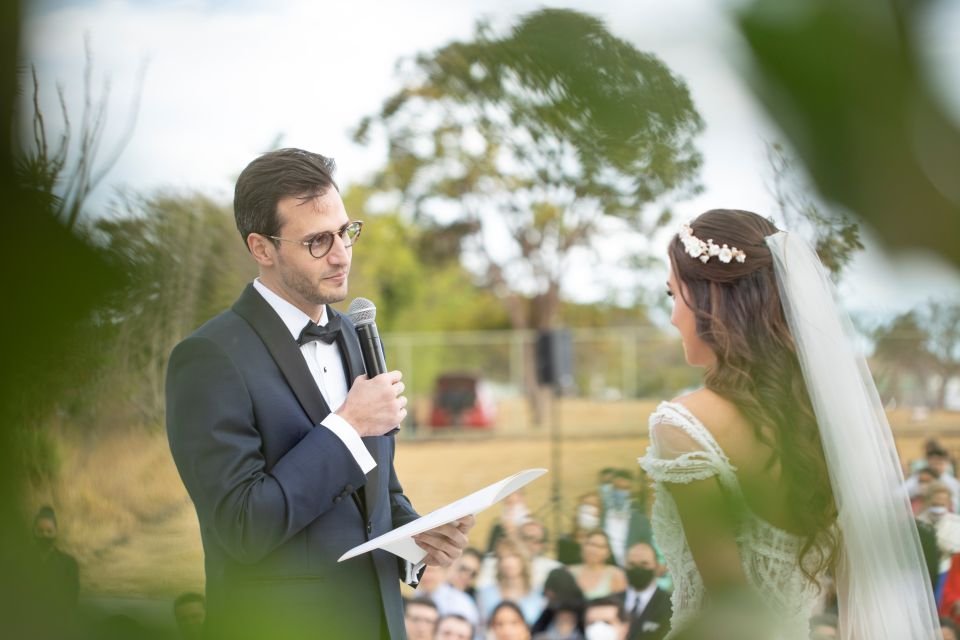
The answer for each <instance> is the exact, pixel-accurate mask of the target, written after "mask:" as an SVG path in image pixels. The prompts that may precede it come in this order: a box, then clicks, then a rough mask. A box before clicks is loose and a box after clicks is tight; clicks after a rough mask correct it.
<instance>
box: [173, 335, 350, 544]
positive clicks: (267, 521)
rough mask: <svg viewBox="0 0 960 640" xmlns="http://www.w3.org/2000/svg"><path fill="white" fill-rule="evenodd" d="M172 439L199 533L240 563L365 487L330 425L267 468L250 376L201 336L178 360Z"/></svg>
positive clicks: (179, 350)
mask: <svg viewBox="0 0 960 640" xmlns="http://www.w3.org/2000/svg"><path fill="white" fill-rule="evenodd" d="M167 435H168V438H169V440H170V449H171V451H172V452H173V457H174V461H175V462H176V464H177V468H178V470H179V471H180V476H181V478H182V479H183V482H184V484H185V485H186V487H187V491H188V492H189V494H190V497H191V498H192V499H193V502H194V504H195V505H196V507H197V513H198V516H199V519H200V524H201V526H203V527H204V528H205V529H206V530H207V531H208V532H212V533H213V535H214V536H215V537H216V539H217V541H218V542H219V543H220V545H221V546H222V548H223V549H224V550H225V551H226V553H227V554H229V555H230V556H231V557H233V558H234V559H236V560H237V561H238V562H244V563H255V562H257V561H259V560H260V559H262V558H263V557H264V556H266V555H267V554H269V553H270V552H271V551H273V550H274V549H276V548H277V547H279V546H280V545H282V544H283V543H285V542H286V541H288V540H289V539H290V538H291V537H292V536H294V535H295V534H297V533H298V532H299V531H301V530H302V529H303V528H304V527H306V526H307V525H308V524H310V523H311V522H312V521H313V520H314V519H316V518H317V517H318V516H320V515H322V514H323V513H325V512H326V511H328V510H330V509H331V508H333V507H334V506H336V505H337V504H338V503H339V502H340V501H341V500H344V499H349V494H350V493H351V492H352V491H354V490H356V489H357V488H359V487H361V486H363V485H364V484H365V483H366V476H365V475H364V473H363V471H362V470H361V469H360V466H359V465H358V464H357V462H356V461H355V460H354V458H353V456H351V455H350V453H349V451H348V450H347V448H346V446H345V445H344V444H343V442H342V441H341V440H340V439H339V438H337V436H336V435H334V434H333V432H331V431H330V430H329V429H326V428H314V429H311V430H310V431H309V432H308V433H307V435H306V436H305V437H304V438H303V439H301V440H300V441H299V442H298V443H297V444H296V445H295V446H293V447H292V448H291V449H290V450H289V451H288V452H287V453H286V454H284V455H283V457H282V458H280V459H279V460H278V461H277V462H276V464H274V465H273V467H272V468H270V469H267V463H266V460H265V458H264V456H263V453H262V439H261V435H260V431H259V430H258V429H257V425H256V423H255V419H254V411H253V401H252V399H251V396H250V392H249V390H248V389H247V387H246V384H245V382H244V379H243V377H242V375H241V374H240V372H239V371H238V370H237V368H236V366H235V365H234V363H233V362H232V361H231V359H230V358H229V356H228V355H227V354H226V353H225V352H224V351H223V349H221V348H220V347H219V346H218V345H217V344H215V343H214V342H212V341H210V340H208V339H205V338H202V337H192V338H188V339H187V340H185V341H184V342H182V343H180V344H179V345H178V346H177V347H176V348H175V349H174V351H173V353H172V354H171V356H170V363H169V366H168V369H167Z"/></svg>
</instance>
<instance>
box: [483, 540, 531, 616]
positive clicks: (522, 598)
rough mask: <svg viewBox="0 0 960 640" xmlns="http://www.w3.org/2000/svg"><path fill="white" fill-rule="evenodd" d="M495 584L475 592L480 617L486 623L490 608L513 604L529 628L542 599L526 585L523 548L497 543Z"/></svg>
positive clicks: (508, 542)
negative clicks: (503, 603)
mask: <svg viewBox="0 0 960 640" xmlns="http://www.w3.org/2000/svg"><path fill="white" fill-rule="evenodd" d="M498 552H499V555H498V557H497V568H496V575H495V581H494V583H493V584H491V585H487V586H486V587H481V588H480V589H479V590H478V591H477V602H478V603H479V605H480V611H481V616H482V617H483V619H485V620H489V619H490V615H491V614H492V612H493V610H494V608H495V607H496V606H497V605H498V604H500V603H501V602H503V601H506V600H509V601H511V602H513V603H515V604H516V605H517V606H518V607H519V608H520V610H521V611H522V612H523V618H524V620H525V621H526V623H527V625H530V624H532V623H533V622H534V621H535V620H536V619H537V618H538V617H539V616H540V613H541V611H543V605H544V598H543V595H542V594H540V593H538V592H537V591H535V590H534V589H533V585H532V584H531V581H530V563H529V561H528V559H527V557H526V554H525V552H524V549H523V547H521V546H520V545H519V544H517V543H516V542H512V541H511V540H510V539H509V538H505V539H503V540H501V541H500V542H499V543H498Z"/></svg>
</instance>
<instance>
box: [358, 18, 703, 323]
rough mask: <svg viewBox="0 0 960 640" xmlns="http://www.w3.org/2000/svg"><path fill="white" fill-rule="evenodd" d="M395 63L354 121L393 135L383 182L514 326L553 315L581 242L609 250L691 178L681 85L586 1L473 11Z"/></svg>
mask: <svg viewBox="0 0 960 640" xmlns="http://www.w3.org/2000/svg"><path fill="white" fill-rule="evenodd" d="M400 70H401V73H402V77H403V82H404V86H403V88H402V89H401V90H400V91H399V92H397V93H396V94H394V95H392V96H390V97H388V98H387V99H386V100H385V101H384V103H383V106H382V108H381V109H380V111H379V112H378V113H377V114H376V115H374V116H369V117H366V118H364V119H363V120H362V121H361V122H360V124H359V126H358V127H357V130H356V132H355V138H356V139H357V140H358V141H366V140H368V139H369V138H370V137H371V136H373V135H379V134H380V133H381V132H382V133H383V134H385V136H386V138H387V147H388V159H387V163H386V166H385V167H384V168H383V170H382V171H381V172H380V174H379V175H378V176H377V178H376V180H375V184H374V186H375V188H376V189H378V190H381V191H387V192H398V193H399V194H400V195H401V196H402V199H403V202H404V204H405V206H406V207H408V208H409V209H410V210H411V211H412V213H413V216H414V219H415V220H416V221H417V222H418V223H420V224H423V223H426V224H427V225H429V226H430V228H431V229H432V231H433V233H434V234H435V235H438V236H440V237H442V238H443V239H444V244H443V248H444V250H445V251H450V248H451V247H452V246H456V247H457V249H458V253H459V254H461V255H463V256H464V257H465V259H467V260H469V261H470V264H471V267H472V270H473V271H474V272H475V273H477V274H478V275H479V276H480V278H481V283H482V284H484V285H485V286H487V287H489V288H490V289H491V290H492V291H493V292H494V293H495V294H496V296H497V298H498V299H499V301H500V303H501V304H502V305H504V307H505V309H506V310H507V312H508V314H509V318H510V322H511V325H512V326H513V327H514V328H518V329H519V328H536V329H545V328H550V327H552V326H554V325H555V324H556V323H557V321H558V317H559V311H560V300H561V289H562V284H563V279H564V276H565V273H566V270H567V269H568V268H569V257H570V256H571V254H572V253H573V252H575V251H577V250H586V251H589V252H592V255H594V256H595V257H596V259H598V260H602V259H603V256H602V253H601V249H602V244H603V241H604V240H605V239H606V237H607V236H608V235H609V234H611V233H617V232H618V231H619V232H631V231H632V232H644V233H648V232H650V231H651V230H652V229H653V228H655V227H656V225H657V224H662V223H663V222H665V221H666V217H665V216H663V215H660V213H661V212H657V214H656V215H654V216H653V219H651V218H650V216H647V215H645V206H646V205H651V204H653V203H656V205H657V206H659V207H661V208H663V207H665V206H666V203H667V202H668V201H669V200H670V199H671V198H676V197H681V196H686V195H690V194H692V193H696V191H697V189H698V183H697V173H698V171H699V168H700V155H699V153H698V152H697V151H696V149H695V147H694V145H693V139H694V137H695V136H696V134H697V133H698V132H699V131H700V130H701V128H702V126H703V123H702V121H701V119H700V116H699V115H698V113H697V111H696V108H695V107H694V105H693V102H692V100H691V98H690V95H689V92H688V90H687V87H686V85H685V84H684V82H683V81H682V80H681V79H680V78H678V77H676V76H675V75H673V74H672V73H671V72H670V70H669V69H668V68H667V67H666V65H664V64H663V63H662V62H661V61H660V60H659V59H657V58H656V57H655V56H653V55H651V54H649V53H644V52H641V51H638V50H636V49H635V48H634V47H633V46H632V45H630V44H629V43H627V42H625V41H623V40H620V39H618V38H616V37H615V36H613V35H612V34H611V33H610V32H609V31H608V30H607V28H606V26H605V25H604V24H603V23H602V22H601V21H600V20H598V19H597V18H594V17H592V16H589V15H586V14H583V13H578V12H576V11H570V10H561V9H544V10H541V11H537V12H535V13H531V14H529V15H527V16H524V17H522V18H521V19H520V20H519V22H518V23H517V24H516V25H515V26H514V27H513V28H512V29H510V30H509V31H508V32H507V33H506V34H504V35H499V34H497V33H495V32H494V30H493V29H492V28H491V27H490V26H489V25H487V24H484V23H480V24H479V25H478V26H477V29H476V33H475V37H474V39H473V40H471V41H468V42H453V43H450V44H448V45H446V46H444V47H441V48H440V49H437V50H436V51H433V52H429V53H424V54H421V55H419V56H417V57H416V59H415V60H412V61H407V62H406V63H405V64H402V65H401V66H400Z"/></svg>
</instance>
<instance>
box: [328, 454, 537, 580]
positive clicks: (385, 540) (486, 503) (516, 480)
mask: <svg viewBox="0 0 960 640" xmlns="http://www.w3.org/2000/svg"><path fill="white" fill-rule="evenodd" d="M546 472H547V470H546V469H527V470H525V471H520V472H519V473H515V474H513V475H512V476H509V477H507V478H504V479H503V480H501V481H499V482H494V483H493V484H491V485H490V486H488V487H484V488H483V489H480V490H479V491H475V492H474V493H471V494H470V495H468V496H466V497H463V498H460V499H459V500H457V501H456V502H451V503H450V504H448V505H446V506H443V507H440V508H439V509H437V510H436V511H431V512H430V513H428V514H427V515H425V516H421V517H419V518H417V519H416V520H414V521H413V522H408V523H407V524H405V525H403V526H402V527H397V528H396V529H394V530H393V531H389V532H387V533H385V534H383V535H382V536H378V537H376V538H374V539H373V540H369V541H367V542H365V543H363V544H361V545H359V546H356V547H354V548H353V549H350V551H347V552H346V553H345V554H343V555H342V556H340V559H339V560H338V561H337V562H343V561H344V560H349V559H350V558H354V557H356V556H359V555H361V554H363V553H367V552H368V551H373V550H374V549H386V550H387V551H389V552H390V553H393V554H394V555H398V556H400V557H401V558H403V559H404V560H407V561H408V562H411V563H413V564H417V563H418V562H420V561H421V560H423V558H424V556H426V555H427V552H426V551H424V550H423V549H421V548H420V547H419V546H417V543H416V542H414V541H413V536H415V535H417V534H418V533H423V532H424V531H429V530H430V529H436V528H437V527H439V526H440V525H444V524H447V523H448V522H453V521H454V520H458V519H460V518H462V517H464V516H468V515H476V514H478V513H480V512H481V511H483V510H484V509H486V508H488V507H491V506H493V505H495V504H496V503H498V502H500V501H501V500H503V499H504V498H506V497H507V496H508V495H510V494H511V493H513V492H514V491H516V490H517V489H519V488H520V487H523V486H524V485H526V484H529V483H530V482H532V481H534V480H536V479H537V478H539V477H540V476H542V475H543V474H545V473H546Z"/></svg>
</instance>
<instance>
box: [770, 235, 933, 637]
mask: <svg viewBox="0 0 960 640" xmlns="http://www.w3.org/2000/svg"><path fill="white" fill-rule="evenodd" d="M766 242H767V246H768V247H769V248H770V251H771V253H772V254H773V264H774V271H775V273H776V277H777V284H778V286H779V289H780V294H781V299H782V301H783V310H784V313H785V314H786V318H787V322H788V324H789V326H790V331H791V333H792V334H793V339H794V342H795V343H796V349H797V355H798V356H799V359H800V365H801V367H802V369H803V377H804V380H805V381H806V385H807V390H808V392H809V394H810V400H811V402H812V404H813V409H814V412H815V413H816V417H817V423H818V425H819V428H820V439H821V441H822V442H823V451H824V454H825V456H826V461H827V467H828V468H829V472H830V483H831V485H832V487H833V494H834V497H835V499H836V502H837V508H838V510H839V516H838V524H839V527H840V534H841V549H840V565H839V567H838V570H837V576H836V578H837V580H836V584H837V595H838V598H839V604H840V638H843V639H844V640H882V639H887V638H889V639H891V640H892V639H896V640H933V639H934V638H940V632H939V622H938V620H937V612H936V607H935V605H934V601H933V593H932V588H931V584H930V581H929V578H928V576H927V571H926V569H925V566H926V565H925V563H924V559H923V553H922V552H921V549H920V541H919V538H918V536H917V530H916V525H915V523H914V520H913V514H912V511H911V509H910V501H909V498H908V497H907V493H906V490H905V489H904V486H903V474H902V471H901V468H900V463H899V460H898V458H897V452H896V449H895V447H894V443H893V436H892V435H891V433H890V426H889V425H888V423H887V419H886V415H885V414H884V412H883V407H882V405H881V403H880V398H879V395H878V394H877V389H876V387H875V386H874V383H873V379H872V378H871V376H870V372H869V370H868V369H867V366H866V362H865V361H864V359H863V358H862V357H861V356H860V355H858V353H857V352H856V349H855V347H854V341H853V332H852V327H851V324H850V321H849V319H848V318H847V317H846V315H845V314H844V313H843V312H842V311H841V310H840V308H839V306H838V305H837V303H836V300H835V298H834V295H835V294H834V288H833V285H832V283H831V282H830V279H829V278H828V276H827V274H826V270H825V269H824V268H823V265H822V264H821V263H820V260H819V259H818V258H817V255H816V253H814V251H813V250H812V249H811V248H810V247H809V246H808V245H807V244H806V243H805V242H804V241H803V240H802V239H801V238H799V237H798V236H796V235H795V234H790V233H786V232H782V231H781V232H779V233H775V234H773V235H771V236H768V237H767V239H766Z"/></svg>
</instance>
